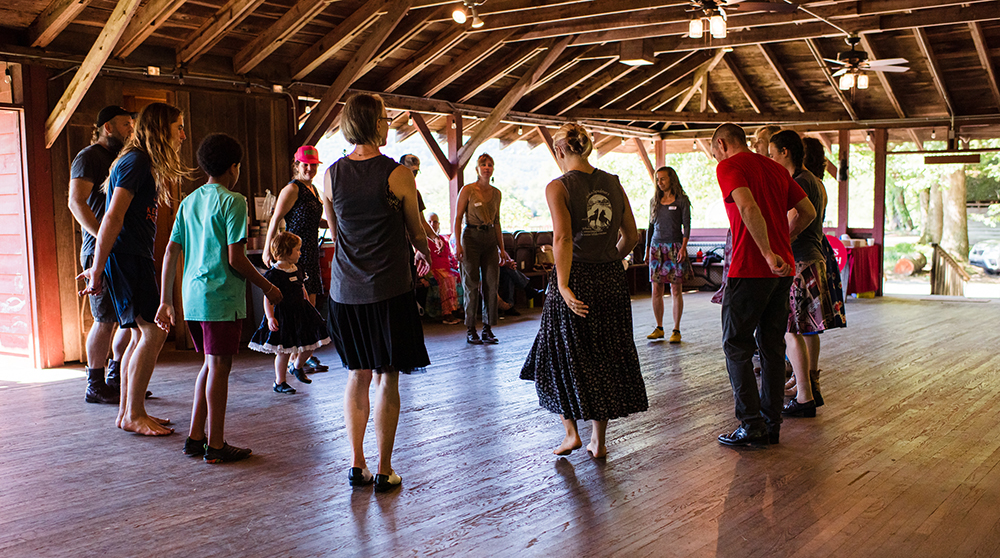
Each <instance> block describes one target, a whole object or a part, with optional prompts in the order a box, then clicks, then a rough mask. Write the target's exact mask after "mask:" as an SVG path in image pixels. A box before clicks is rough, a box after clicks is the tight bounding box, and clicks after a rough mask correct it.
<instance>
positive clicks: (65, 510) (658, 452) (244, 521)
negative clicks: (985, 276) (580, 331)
mask: <svg viewBox="0 0 1000 558" xmlns="http://www.w3.org/2000/svg"><path fill="white" fill-rule="evenodd" d="M685 302H686V313H685V316H684V324H683V325H684V328H683V329H684V343H682V344H681V345H679V346H674V345H668V344H665V343H662V342H655V343H651V342H648V341H646V339H645V334H646V333H648V331H649V330H650V329H651V324H652V321H651V313H650V310H649V299H648V297H639V298H636V299H635V300H634V302H633V316H634V318H635V319H634V321H635V338H636V344H637V346H638V348H639V355H640V359H641V361H642V366H643V375H644V377H645V380H646V389H647V391H648V393H649V400H650V410H649V411H648V412H646V413H641V414H638V415H634V416H631V417H628V418H625V419H621V420H617V421H612V423H611V426H610V427H609V429H608V440H609V444H608V448H609V456H608V458H607V460H606V461H597V460H593V459H591V458H590V457H589V456H588V455H587V454H586V452H580V451H577V452H575V453H574V454H573V455H571V456H569V457H568V458H556V457H554V456H553V455H552V454H551V453H550V451H551V449H552V448H553V447H554V446H555V445H557V444H558V442H559V440H560V439H561V427H560V425H559V422H558V419H557V417H555V416H554V415H551V414H549V413H548V412H546V411H544V410H542V409H540V408H539V407H538V404H537V399H536V397H535V394H534V387H533V384H530V383H527V382H523V381H520V380H518V378H517V376H518V372H519V371H520V367H521V363H522V362H523V360H524V356H525V353H526V352H527V350H528V349H529V347H530V345H531V342H532V340H533V338H534V334H535V332H536V330H537V320H538V310H537V309H536V310H532V311H528V312H527V313H525V315H524V316H522V317H520V318H508V319H507V320H504V321H503V322H501V325H500V326H499V327H498V328H497V329H496V330H495V331H496V333H497V335H498V336H499V337H500V339H501V344H500V345H498V346H494V347H489V346H486V347H475V346H469V345H466V343H465V341H464V336H463V330H462V328H461V326H452V327H445V326H441V325H428V326H427V327H426V330H425V331H426V335H427V339H428V349H429V352H430V355H431V360H432V361H433V365H432V366H431V367H430V368H429V369H428V371H427V373H426V374H422V375H417V376H411V377H404V378H403V379H402V380H401V386H402V387H401V389H402V398H403V415H402V420H401V424H400V428H399V435H398V437H397V445H396V453H395V458H394V464H395V466H396V469H397V471H398V472H399V473H400V474H401V475H402V477H403V479H404V487H403V488H402V489H401V490H399V491H397V492H395V493H391V494H385V495H375V494H374V493H373V492H372V491H371V490H370V489H367V490H352V489H351V488H350V487H349V486H348V484H347V479H346V474H347V467H348V460H347V444H346V441H345V437H344V427H343V414H342V404H341V401H342V391H343V387H344V381H345V375H344V373H343V372H342V371H341V370H340V369H339V367H338V368H336V369H334V370H332V371H331V372H328V373H325V374H318V375H316V376H314V379H315V381H314V383H313V384H312V385H310V386H300V385H298V384H297V383H295V382H294V380H292V383H295V387H297V388H300V387H301V390H300V392H299V394H298V395H295V396H284V395H278V394H274V393H272V392H271V390H270V385H271V374H272V372H271V360H270V359H268V358H267V357H266V356H262V355H257V354H251V353H249V352H248V351H247V352H244V353H243V354H241V355H240V356H239V357H238V359H237V365H236V367H235V368H236V371H235V372H234V374H233V377H232V379H231V383H230V385H231V388H230V389H231V391H230V401H229V413H228V417H227V419H228V420H227V429H226V430H227V437H228V439H229V441H230V442H232V443H234V444H237V445H248V446H250V447H252V448H253V450H254V455H253V457H252V458H251V459H250V460H248V461H245V462H241V463H237V464H231V465H214V466H213V465H207V464H204V463H202V462H201V461H200V460H194V459H189V458H187V457H185V456H184V455H183V454H182V453H181V446H182V443H183V441H184V434H183V433H180V434H175V435H173V436H170V437H167V438H160V439H148V438H140V437H138V436H134V435H131V434H127V433H124V432H121V431H118V430H116V429H114V428H113V426H112V419H113V413H114V408H112V407H108V406H100V405H89V404H85V403H84V402H83V381H82V380H80V379H74V380H65V381H60V382H53V383H44V384H43V383H24V384H22V383H10V382H5V383H2V384H0V387H2V388H3V389H0V556H3V557H5V558H6V557H38V556H60V557H64V556H72V557H82V556H100V557H108V558H110V557H118V556H142V557H151V556H197V557H210V556H268V557H270V556H295V557H298V556H338V557H340V556H358V557H369V556H476V557H478V556H484V557H485V556H490V557H492V556H517V557H520V556H545V557H547V558H554V557H563V556H567V557H569V556H572V557H577V556H602V557H603V556H626V557H633V556H655V557H661V556H725V557H729V556H731V557H741V558H742V557H751V556H763V557H768V558H772V557H784V556H805V557H826V556H836V557H848V556H858V557H868V556H879V557H896V556H901V557H906V558H923V557H935V556H942V557H944V556H949V557H950V556H961V557H965V556H998V555H1000V513H998V506H1000V467H998V464H1000V375H998V374H997V371H998V370H1000V356H998V349H1000V335H998V328H997V324H998V322H1000V320H998V318H1000V301H996V300H993V301H978V302H976V301H949V300H921V299H919V298H912V299H900V298H896V299H880V300H850V301H849V302H848V309H847V312H848V314H847V315H848V321H849V323H850V328H849V329H846V330H838V331H835V332H830V333H828V334H825V335H823V354H822V360H821V365H822V368H823V371H824V373H823V385H824V392H823V393H824V396H825V398H826V401H827V404H826V406H825V407H823V408H821V409H820V410H819V417H818V418H815V419H789V420H787V421H786V422H785V424H784V427H783V429H782V432H781V444H780V445H779V446H777V447H774V446H772V447H771V448H769V449H766V450H737V449H732V448H728V447H723V446H720V445H719V444H718V443H717V442H716V436H717V435H719V434H720V433H723V432H728V431H731V430H732V429H733V428H734V427H735V425H736V423H735V420H734V418H733V408H732V396H731V394H730V388H729V383H728V380H727V377H726V373H725V370H724V363H723V357H722V352H721V341H720V337H721V334H720V320H719V312H720V310H719V307H718V306H716V305H713V304H711V303H710V302H709V295H708V294H704V293H693V294H689V295H686V296H685ZM667 308H668V309H669V301H667ZM668 311H669V310H668ZM321 356H322V357H323V359H324V360H325V361H327V362H330V363H334V362H335V361H339V359H337V357H336V353H335V352H333V351H332V350H325V351H323V352H322V353H321ZM161 360H162V362H161V364H160V365H159V366H158V368H157V371H156V373H155V375H154V377H153V382H152V384H151V389H152V390H153V391H154V392H155V395H156V399H154V400H152V401H151V402H150V404H149V408H150V410H151V412H152V413H153V414H155V415H157V416H161V417H170V418H172V419H173V420H174V422H175V423H176V425H177V427H178V430H179V432H184V431H185V430H186V426H187V422H188V416H189V412H190V397H191V393H192V389H193V383H194V376H195V374H196V372H197V368H198V363H199V360H198V357H197V355H195V354H193V353H178V352H165V353H164V355H163V357H162V359H161ZM582 433H583V434H584V436H586V435H588V434H589V427H588V428H585V429H583V431H582ZM369 438H371V440H370V442H369V443H368V447H369V448H370V449H369V451H370V452H371V453H372V455H370V456H369V458H370V461H369V462H370V463H372V464H374V463H375V459H374V457H375V456H374V455H373V454H374V439H373V433H372V431H371V429H369Z"/></svg>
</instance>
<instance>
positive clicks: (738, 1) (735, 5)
mask: <svg viewBox="0 0 1000 558" xmlns="http://www.w3.org/2000/svg"><path fill="white" fill-rule="evenodd" d="M729 7H730V8H731V9H733V10H739V11H741V12H751V11H761V12H777V13H783V14H790V13H792V12H794V11H796V10H798V9H799V5H798V4H789V3H787V2H743V1H742V0H729Z"/></svg>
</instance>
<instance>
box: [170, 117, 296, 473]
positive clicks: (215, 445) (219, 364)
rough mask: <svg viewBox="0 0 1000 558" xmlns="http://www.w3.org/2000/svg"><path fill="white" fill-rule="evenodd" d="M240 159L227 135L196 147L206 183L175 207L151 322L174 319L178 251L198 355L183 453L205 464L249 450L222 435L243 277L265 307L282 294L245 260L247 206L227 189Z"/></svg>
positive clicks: (238, 148) (234, 457) (227, 459)
mask: <svg viewBox="0 0 1000 558" xmlns="http://www.w3.org/2000/svg"><path fill="white" fill-rule="evenodd" d="M242 159H243V147H242V146H241V145H240V143H239V142H238V141H236V140H235V139H234V138H232V137H230V136H227V135H226V134H212V135H209V136H208V137H206V138H205V139H204V140H203V141H202V142H201V145H200V146H199V147H198V165H199V166H200V167H201V168H202V170H204V171H205V173H206V174H207V175H208V182H207V183H206V184H205V185H203V186H201V187H200V188H198V189H197V190H195V191H194V192H192V193H191V194H190V195H188V196H187V197H186V198H184V201H182V202H181V205H180V207H179V208H178V210H177V218H176V220H175V221H174V228H173V231H172V232H171V233H170V242H169V244H167V251H166V255H165V256H164V260H163V277H162V278H163V280H162V282H161V283H162V286H161V292H160V300H161V301H162V302H161V304H160V308H159V309H158V310H157V312H156V323H157V325H158V326H160V328H162V329H164V330H169V329H170V327H171V326H172V325H174V322H175V316H174V280H175V278H176V274H177V262H178V256H180V254H181V253H182V252H183V254H184V272H183V276H182V278H181V296H182V297H183V300H184V319H185V320H186V321H187V325H188V330H189V331H190V332H191V338H192V339H193V340H194V345H195V349H196V350H197V351H198V352H201V353H204V354H205V364H204V365H203V366H202V367H201V372H200V373H199V374H198V379H197V381H196V382H195V389H194V406H193V407H192V409H191V429H190V431H189V433H188V438H187V440H185V441H184V453H185V454H187V455H189V456H192V457H198V456H204V459H205V461H206V462H208V463H226V462H231V461H239V460H241V459H246V458H247V457H249V456H250V453H251V451H250V448H238V447H235V446H230V445H229V444H227V443H226V441H225V437H224V435H223V434H224V432H223V430H224V426H225V417H226V400H227V398H228V395H229V372H230V370H232V367H233V355H235V354H236V352H237V350H238V349H239V343H240V334H241V331H242V327H243V319H244V318H246V313H247V309H246V279H249V280H250V281H251V282H252V283H253V284H254V285H257V286H258V287H260V288H261V290H263V291H264V295H265V296H266V297H267V298H268V300H270V301H272V303H274V304H277V303H278V302H280V301H281V291H280V290H279V289H278V288H277V287H275V286H274V285H272V284H271V283H270V282H268V281H267V279H264V277H263V276H261V274H260V273H259V272H258V271H257V268H255V267H254V266H253V264H252V263H250V260H248V259H247V256H246V249H245V248H246V236H247V235H246V233H247V201H246V198H245V197H243V196H242V195H240V194H238V193H236V192H233V191H231V190H230V188H232V187H233V185H235V184H236V181H237V180H239V177H240V161H241V160H242Z"/></svg>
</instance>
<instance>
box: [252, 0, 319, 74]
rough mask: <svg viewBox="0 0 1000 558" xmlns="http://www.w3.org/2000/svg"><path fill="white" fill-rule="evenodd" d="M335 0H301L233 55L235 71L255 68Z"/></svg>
mask: <svg viewBox="0 0 1000 558" xmlns="http://www.w3.org/2000/svg"><path fill="white" fill-rule="evenodd" d="M332 2H333V0H299V1H298V2H296V3H295V5H294V6H292V7H291V8H290V9H289V10H288V11H287V12H285V14H284V15H282V16H281V17H280V18H278V21H276V22H274V24H272V25H271V26H270V27H268V28H267V29H265V30H264V32H263V33H261V34H259V35H257V37H256V38H255V39H254V40H253V41H250V43H249V44H247V45H246V46H245V47H243V49H242V50H240V51H239V52H237V53H236V56H234V57H233V71H234V72H236V73H237V74H245V73H247V72H249V71H250V70H252V69H254V68H255V67H256V66H257V65H258V64H260V63H261V62H263V61H264V59H265V58H267V57H268V56H270V55H271V53H273V52H274V51H275V50H277V49H278V47H280V46H281V45H283V44H284V43H285V41H287V40H288V39H289V38H291V37H293V36H294V35H295V34H296V33H298V32H299V31H301V30H302V28H303V27H305V26H306V25H307V24H308V23H309V22H310V21H312V20H313V18H315V17H316V16H317V15H319V14H320V13H322V12H323V10H325V9H326V8H327V6H329V5H330V4H331V3H332Z"/></svg>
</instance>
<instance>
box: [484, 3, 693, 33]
mask: <svg viewBox="0 0 1000 558" xmlns="http://www.w3.org/2000/svg"><path fill="white" fill-rule="evenodd" d="M664 4H665V2H664V0H592V1H590V2H581V3H577V4H559V5H548V6H545V5H542V6H539V5H538V4H536V6H535V7H534V9H529V10H518V11H507V12H505V13H491V12H490V11H489V10H488V8H489V6H490V4H489V3H487V4H485V5H484V6H483V8H481V9H479V15H480V16H481V17H482V19H483V21H484V22H485V25H484V26H483V28H482V29H480V30H479V31H480V32H483V31H495V30H497V29H505V28H509V27H521V28H524V27H528V28H530V27H534V26H537V25H545V24H550V23H560V22H563V23H565V22H567V21H573V20H583V19H590V18H602V19H603V18H607V17H609V16H614V15H616V14H633V13H635V12H639V13H642V12H645V11H648V10H651V9H656V8H661V7H663V6H664ZM497 6H498V8H501V9H502V4H499V3H498V4H497ZM674 6H676V7H675V8H674V9H672V10H671V11H672V12H673V13H675V14H676V15H677V16H678V17H680V16H681V15H683V14H684V11H683V9H682V8H681V6H678V5H677V4H676V2H675V3H674Z"/></svg>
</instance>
